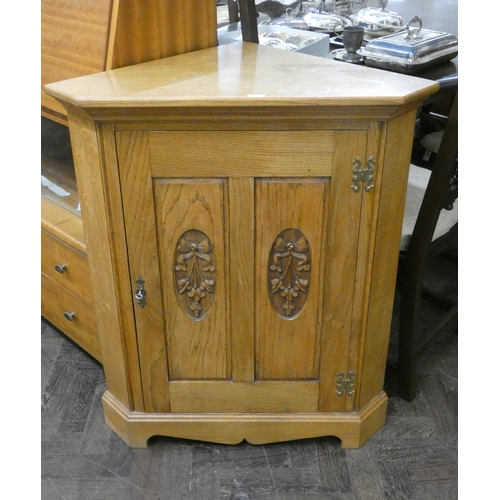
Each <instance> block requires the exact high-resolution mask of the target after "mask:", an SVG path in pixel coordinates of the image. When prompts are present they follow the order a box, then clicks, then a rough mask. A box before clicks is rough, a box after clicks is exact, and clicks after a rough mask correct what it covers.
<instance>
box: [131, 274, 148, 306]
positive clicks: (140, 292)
mask: <svg viewBox="0 0 500 500" xmlns="http://www.w3.org/2000/svg"><path fill="white" fill-rule="evenodd" d="M144 283H145V282H144V280H143V279H142V278H141V277H140V276H139V277H138V278H137V279H136V280H135V284H136V286H137V288H136V291H135V294H134V297H135V298H136V300H137V303H138V304H139V305H140V306H141V307H144V306H145V305H146V304H147V302H146V295H147V292H146V289H145V288H144Z"/></svg>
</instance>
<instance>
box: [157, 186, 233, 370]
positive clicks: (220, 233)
mask: <svg viewBox="0 0 500 500" xmlns="http://www.w3.org/2000/svg"><path fill="white" fill-rule="evenodd" d="M226 197H227V194H226V183H225V182H223V181H221V180H219V179H204V180H202V181H200V180H197V179H192V180H191V179H179V180H169V179H155V181H154V198H155V205H156V206H155V216H156V220H155V222H156V231H157V232H158V240H159V254H160V257H161V273H162V290H163V293H164V310H165V335H166V342H167V349H168V356H169V373H170V378H171V379H179V378H180V379H198V378H203V379H210V378H215V379H224V378H228V377H229V376H230V374H229V372H228V366H230V365H229V363H230V354H231V351H230V349H229V345H230V343H229V342H230V338H229V331H228V325H227V315H228V308H229V304H230V302H231V298H230V297H229V296H228V292H227V287H228V284H227V277H226V274H227V273H226V265H227V255H228V254H227V250H226V242H227V241H228V239H227V236H226V234H227V233H226V231H227V229H226V228H227V207H226V203H227V199H226ZM192 229H195V230H198V231H201V232H202V233H203V234H204V235H206V237H207V238H208V241H210V242H211V251H210V254H207V253H205V254H204V253H201V252H200V251H198V250H195V251H194V252H191V254H192V255H191V254H186V255H191V256H190V257H189V258H186V260H189V262H187V270H186V273H185V274H184V276H188V272H189V269H191V271H192V272H195V271H196V269H198V271H197V274H198V278H196V279H195V282H196V285H193V287H192V288H191V289H190V290H188V289H185V290H184V292H183V293H182V300H184V298H187V299H188V300H187V302H186V304H185V305H182V304H181V303H180V302H179V298H181V297H178V296H177V295H178V293H180V292H178V290H179V288H180V287H181V285H180V284H179V282H178V281H176V279H175V277H176V275H175V274H174V267H175V266H176V265H177V264H178V261H176V259H175V250H176V248H177V246H178V245H179V243H180V240H181V239H182V238H183V235H184V233H185V232H186V231H188V230H192ZM188 243H189V242H188ZM201 257H210V259H211V261H210V265H212V266H213V267H214V271H213V272H209V273H208V274H207V277H206V279H207V280H208V281H213V282H214V283H213V284H212V285H211V287H210V288H209V289H205V291H204V290H203V289H202V288H201V287H202V285H203V283H202V281H203V282H204V281H205V277H202V276H203V275H200V274H201V273H202V272H203V271H202V267H203V265H204V264H202V262H203V261H202V259H201ZM205 263H206V265H208V263H207V261H205ZM189 266H193V267H191V268H190V267H189ZM198 266H200V267H199V268H198ZM186 286H191V285H188V284H187V283H186ZM212 287H213V290H212V291H210V290H211V289H212ZM183 288H184V287H183ZM195 290H199V293H200V294H205V297H206V298H204V299H202V301H201V306H202V307H203V310H202V311H201V312H202V314H206V315H204V316H202V315H200V318H199V319H197V318H196V317H193V316H191V315H188V314H186V312H185V310H184V308H185V307H187V310H188V311H189V310H190V305H191V306H193V307H194V306H195V305H196V302H195V298H196V295H195V296H194V297H193V298H189V297H187V295H188V294H189V293H190V292H191V291H192V292H194V291H195ZM207 295H210V296H212V297H207ZM211 299H212V300H213V303H211V304H210V303H209V302H208V301H209V300H211ZM208 307H209V308H208ZM204 308H208V309H207V310H206V311H205V310H204Z"/></svg>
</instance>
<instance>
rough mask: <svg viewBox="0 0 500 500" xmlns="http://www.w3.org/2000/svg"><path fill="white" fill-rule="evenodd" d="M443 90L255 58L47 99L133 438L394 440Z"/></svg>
mask: <svg viewBox="0 0 500 500" xmlns="http://www.w3.org/2000/svg"><path fill="white" fill-rule="evenodd" d="M437 89H438V84H436V83H434V82H429V81H427V80H423V79H420V78H415V77H411V76H406V75H400V74H396V73H391V72H387V71H382V70H377V69H372V68H365V67H359V66H356V65H350V64H345V63H342V62H335V61H331V60H327V59H323V58H318V57H311V56H308V55H304V54H298V53H292V52H287V51H280V50H276V49H273V48H269V47H265V46H260V45H257V44H252V43H247V42H242V43H234V44H227V45H222V46H219V47H213V48H207V49H203V50H199V51H195V52H191V53H188V54H183V55H177V56H174V57H169V58H165V59H161V60H157V61H153V62H147V63H144V64H139V65H135V66H129V67H127V68H120V69H116V70H112V71H107V72H103V73H98V74H93V75H89V76H84V77H81V78H75V79H71V80H67V81H62V82H58V83H53V84H50V85H48V86H46V92H47V93H48V94H49V95H51V96H52V97H53V98H55V99H56V100H57V101H59V102H60V103H61V104H62V105H63V106H64V107H65V109H66V111H67V114H68V119H69V128H70V134H71V142H72V148H73V156H74V162H75V169H76V176H77V181H78V186H79V190H80V198H81V204H82V215H83V220H84V224H85V229H86V238H87V251H88V257H89V266H90V276H91V282H92V290H93V297H94V303H95V306H94V307H95V311H96V323H97V328H98V332H99V338H100V347H101V357H102V362H103V366H104V372H105V377H106V385H107V390H106V392H105V394H104V396H103V403H104V409H105V417H106V422H107V423H108V424H109V425H110V426H111V428H112V429H113V430H114V431H115V432H116V433H117V434H118V435H119V436H121V438H122V439H123V440H124V441H126V442H127V443H128V444H129V445H130V446H133V447H145V446H146V445H147V440H148V439H149V438H150V437H151V436H153V435H165V436H171V437H181V438H188V439H197V440H204V441H210V442H219V443H228V444H236V443H239V442H241V441H242V440H247V441H248V442H250V443H253V444H261V443H269V442H278V441H285V440H294V439H302V438H311V437H317V436H324V435H333V436H337V437H338V438H340V439H341V441H342V446H343V447H347V448H356V447H359V446H361V445H362V444H363V443H364V442H365V441H366V440H367V439H368V438H369V437H370V436H372V435H373V434H374V433H375V432H376V431H377V430H378V429H379V428H380V427H381V426H382V425H384V423H385V416H386V408H387V396H386V394H385V393H384V391H383V381H384V373H385V364H386V355H387V348H388V342H389V330H390V323H391V312H392V306H393V296H394V285H395V275H396V268H397V258H398V253H399V240H400V234H401V225H402V218H403V209H404V201H405V191H406V182H407V176H408V169H409V161H410V153H411V146H412V138H413V131H414V124H415V118H416V113H417V110H418V107H419V105H420V104H421V103H422V101H423V100H424V99H426V98H427V97H428V96H429V95H431V94H432V93H434V92H435V91H437Z"/></svg>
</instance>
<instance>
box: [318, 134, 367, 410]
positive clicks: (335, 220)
mask: <svg viewBox="0 0 500 500" xmlns="http://www.w3.org/2000/svg"><path fill="white" fill-rule="evenodd" d="M366 141H367V133H366V131H364V130H362V131H358V132H350V131H349V132H347V131H338V132H336V133H335V134H334V136H333V150H334V155H333V161H332V173H331V176H332V182H331V193H330V199H331V205H330V213H329V219H328V227H327V230H326V234H327V235H328V237H327V239H326V245H327V247H326V255H327V257H326V259H327V260H326V262H328V265H327V266H326V269H325V288H324V306H323V311H324V314H323V335H322V338H321V360H320V367H321V368H320V377H319V378H320V400H319V410H320V411H339V410H340V409H343V408H344V407H345V405H346V396H345V392H343V394H342V395H338V394H337V384H336V382H335V383H334V382H333V381H336V380H337V374H338V373H339V372H342V374H343V375H342V376H343V377H347V373H348V371H349V366H348V352H349V345H350V343H351V342H352V341H353V338H354V337H356V336H359V335H360V334H361V332H360V330H359V328H356V326H355V325H353V310H354V307H355V304H356V302H359V301H360V300H362V298H361V297H359V296H356V294H355V284H356V283H355V280H356V265H357V260H358V245H359V237H360V226H359V220H360V216H361V208H362V195H361V193H355V192H353V190H352V188H351V185H352V169H353V166H354V164H353V161H355V160H356V158H359V160H360V161H362V160H361V159H362V158H365V156H366ZM341 378H342V377H341ZM350 399H352V398H350Z"/></svg>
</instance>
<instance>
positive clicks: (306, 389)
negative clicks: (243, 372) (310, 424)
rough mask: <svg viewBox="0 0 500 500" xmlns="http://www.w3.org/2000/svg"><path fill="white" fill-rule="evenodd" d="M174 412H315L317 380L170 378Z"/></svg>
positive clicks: (316, 405)
mask: <svg viewBox="0 0 500 500" xmlns="http://www.w3.org/2000/svg"><path fill="white" fill-rule="evenodd" d="M170 385H171V387H170V391H171V394H172V412H175V413H304V412H316V411H317V407H318V383H317V382H316V381H314V382H313V381H309V382H306V381H301V382H296V381H294V382H286V381H272V382H269V381H264V382H256V383H253V382H252V383H249V382H239V383H238V382H232V381H211V382H206V381H203V382H200V381H194V382H189V381H178V382H172V383H171V384H170Z"/></svg>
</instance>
